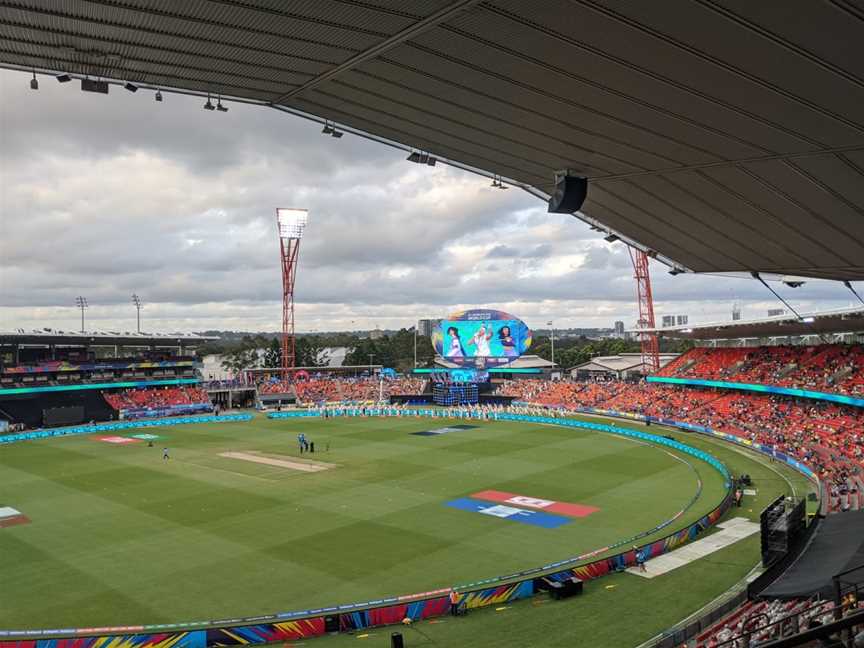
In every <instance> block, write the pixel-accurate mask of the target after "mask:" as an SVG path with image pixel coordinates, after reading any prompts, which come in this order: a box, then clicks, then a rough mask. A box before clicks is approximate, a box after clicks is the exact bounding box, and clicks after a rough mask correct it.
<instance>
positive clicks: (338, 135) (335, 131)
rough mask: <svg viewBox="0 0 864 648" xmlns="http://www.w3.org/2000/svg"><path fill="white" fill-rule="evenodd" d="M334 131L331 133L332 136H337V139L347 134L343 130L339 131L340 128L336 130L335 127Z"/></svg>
mask: <svg viewBox="0 0 864 648" xmlns="http://www.w3.org/2000/svg"><path fill="white" fill-rule="evenodd" d="M332 131H333V132H332V133H330V137H335V138H337V139H338V138H340V137H342V136H343V135H344V134H345V133H343V132H342V131H338V130H336V129H335V128H333V129H332Z"/></svg>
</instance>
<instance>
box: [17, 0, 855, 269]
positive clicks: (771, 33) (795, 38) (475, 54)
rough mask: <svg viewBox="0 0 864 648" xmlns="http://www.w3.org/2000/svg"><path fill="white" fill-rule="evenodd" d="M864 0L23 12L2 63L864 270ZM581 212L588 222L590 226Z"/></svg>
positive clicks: (735, 255) (718, 239) (337, 1)
mask: <svg viewBox="0 0 864 648" xmlns="http://www.w3.org/2000/svg"><path fill="white" fill-rule="evenodd" d="M862 42H864V7H862V5H861V4H860V3H857V2H850V1H845V0H844V1H840V0H837V1H832V2H805V1H800V2H788V0H760V1H759V2H752V1H751V0H717V1H714V2H711V1H709V0H690V1H684V0H669V1H667V2H632V1H627V0H606V1H604V2H602V3H601V2H597V1H593V0H544V1H543V2H525V1H524V0H487V1H482V2H481V1H479V0H460V1H453V0H424V1H422V2H421V1H419V0H416V1H408V0H398V1H397V0H329V1H323V0H254V1H253V0H184V2H176V1H175V0H12V1H11V2H6V3H3V6H2V7H0V65H3V66H5V67H13V68H18V69H25V70H29V69H31V68H32V69H37V70H40V71H66V72H70V73H74V74H90V75H93V76H102V77H104V78H109V79H118V80H130V81H134V82H137V83H141V84H144V85H147V86H150V87H160V88H163V89H167V88H174V89H182V90H186V91H197V92H213V93H221V94H222V95H224V96H231V97H237V98H245V99H249V100H255V101H260V102H262V103H265V104H268V105H273V106H276V107H287V108H290V109H294V110H299V111H303V112H305V113H309V114H312V115H315V116H318V117H320V118H326V119H331V120H335V121H336V122H338V123H339V124H342V125H345V126H348V127H352V128H355V129H358V130H362V131H365V132H367V133H371V134H374V135H377V136H380V137H383V138H387V139H389V140H393V141H396V142H399V143H402V144H405V145H409V146H414V147H418V148H422V149H424V150H428V151H429V152H431V153H432V154H434V155H437V156H439V157H440V158H447V159H450V160H453V161H458V162H460V163H463V164H465V165H469V166H472V167H476V168H479V169H483V170H485V171H488V172H491V173H497V174H500V175H502V176H504V177H505V178H511V179H513V180H514V181H517V182H519V183H523V184H525V185H529V186H532V187H535V188H536V189H538V190H539V192H545V193H548V192H549V191H550V189H551V184H552V180H553V172H554V171H556V170H561V169H570V170H571V171H572V172H573V173H575V174H578V175H583V176H586V177H588V178H589V179H590V183H589V191H588V199H587V201H586V202H585V205H584V206H583V209H582V211H583V212H584V218H586V219H587V220H589V222H592V223H594V224H597V225H599V226H601V227H602V228H604V229H608V230H610V231H613V232H615V233H618V234H619V235H621V236H622V237H624V238H625V239H628V240H635V241H637V242H638V243H640V244H641V245H642V246H644V247H645V248H647V249H650V250H653V251H656V252H657V253H658V254H660V255H661V257H666V258H669V259H673V260H674V261H675V262H677V263H678V264H680V265H682V266H683V267H685V268H687V269H690V270H693V271H696V272H740V271H753V270H757V271H761V272H773V273H778V274H792V275H801V276H810V277H823V278H831V279H850V280H860V279H864V225H862V223H864V110H862V109H861V107H862V106H864V50H862V47H861V43H862ZM580 217H582V216H580Z"/></svg>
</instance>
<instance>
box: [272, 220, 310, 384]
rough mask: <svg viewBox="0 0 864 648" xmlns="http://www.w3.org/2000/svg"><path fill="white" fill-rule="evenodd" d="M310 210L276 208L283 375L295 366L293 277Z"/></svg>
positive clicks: (284, 376) (285, 375)
mask: <svg viewBox="0 0 864 648" xmlns="http://www.w3.org/2000/svg"><path fill="white" fill-rule="evenodd" d="M308 220H309V212H308V211H307V210H305V209H284V208H279V209H277V210H276V226H277V229H278V232H279V250H280V256H281V260H282V363H281V364H282V378H283V379H284V378H287V376H288V372H289V371H290V370H292V369H293V368H294V366H295V360H296V344H295V339H294V279H295V277H296V276H297V262H298V258H299V254H300V239H301V238H302V237H303V231H304V230H305V229H306V223H307V221H308Z"/></svg>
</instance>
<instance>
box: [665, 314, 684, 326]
mask: <svg viewBox="0 0 864 648" xmlns="http://www.w3.org/2000/svg"><path fill="white" fill-rule="evenodd" d="M689 319H690V318H689V316H687V315H664V316H663V319H662V320H661V326H662V327H663V328H668V327H670V326H686V325H687V321H688V320H689Z"/></svg>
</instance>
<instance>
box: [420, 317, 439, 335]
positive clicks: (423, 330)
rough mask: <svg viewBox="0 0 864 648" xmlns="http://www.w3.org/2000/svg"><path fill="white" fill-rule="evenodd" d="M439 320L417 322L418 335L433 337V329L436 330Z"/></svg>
mask: <svg viewBox="0 0 864 648" xmlns="http://www.w3.org/2000/svg"><path fill="white" fill-rule="evenodd" d="M436 323H437V320H431V319H421V320H420V321H418V322H417V334H418V335H422V336H424V337H432V329H433V328H435V324H436Z"/></svg>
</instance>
